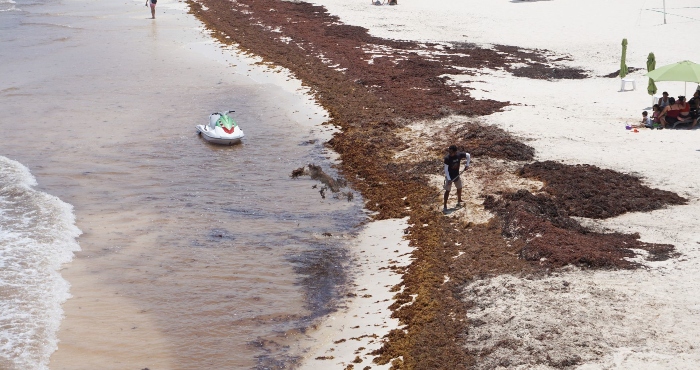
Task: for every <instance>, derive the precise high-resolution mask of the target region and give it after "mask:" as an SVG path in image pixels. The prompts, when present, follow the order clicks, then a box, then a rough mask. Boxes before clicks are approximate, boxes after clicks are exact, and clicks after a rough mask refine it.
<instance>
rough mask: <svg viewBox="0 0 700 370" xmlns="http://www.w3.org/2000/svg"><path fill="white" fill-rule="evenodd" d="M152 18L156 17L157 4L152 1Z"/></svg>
mask: <svg viewBox="0 0 700 370" xmlns="http://www.w3.org/2000/svg"><path fill="white" fill-rule="evenodd" d="M151 19H156V4H153V3H151Z"/></svg>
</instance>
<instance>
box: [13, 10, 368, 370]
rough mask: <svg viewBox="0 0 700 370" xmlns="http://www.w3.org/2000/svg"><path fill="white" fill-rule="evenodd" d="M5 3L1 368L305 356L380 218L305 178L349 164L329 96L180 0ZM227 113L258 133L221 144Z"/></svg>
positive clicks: (264, 362)
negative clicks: (210, 127)
mask: <svg viewBox="0 0 700 370" xmlns="http://www.w3.org/2000/svg"><path fill="white" fill-rule="evenodd" d="M0 1H3V0H0ZM0 10H2V12H0V29H1V30H2V32H0V45H1V46H2V47H0V65H2V66H3V67H2V71H0V100H1V101H2V104H0V128H2V130H3V138H2V139H1V140H0V156H2V157H0V171H2V178H1V179H0V185H1V186H2V194H0V197H1V198H0V199H2V203H1V204H0V217H1V220H0V226H2V228H0V264H2V265H1V266H2V272H0V274H2V275H0V284H2V285H0V287H1V289H2V290H0V305H2V316H0V320H1V321H0V361H2V362H0V368H2V369H13V370H14V369H23V370H24V369H44V368H50V369H97V368H99V369H143V368H149V369H151V370H155V369H194V368H212V369H224V368H226V369H234V368H235V369H246V368H259V369H263V368H281V367H283V366H289V364H291V363H292V362H293V359H294V356H295V354H294V353H290V352H289V351H288V350H287V346H286V344H285V343H286V342H287V341H289V340H293V339H294V337H295V336H297V335H301V333H303V332H304V330H305V328H306V327H307V326H308V325H309V324H310V323H311V321H312V320H313V319H314V318H316V317H319V316H321V315H324V314H326V313H328V312H329V310H331V309H332V306H333V299H334V297H335V296H336V295H337V292H338V287H340V286H342V285H343V284H344V283H345V282H346V280H347V276H346V268H345V266H346V264H347V263H348V255H347V254H348V253H347V247H348V245H349V243H352V238H353V234H354V231H355V229H356V227H357V226H358V225H359V224H360V223H361V222H362V221H363V220H365V218H366V215H365V214H364V212H363V210H362V204H361V200H360V199H359V197H358V196H357V195H355V198H354V200H352V201H348V200H347V198H344V197H333V196H332V194H325V197H323V196H322V195H321V193H320V188H321V187H322V185H321V184H319V183H317V182H315V181H313V180H311V179H308V178H297V179H293V178H291V177H290V174H291V172H292V171H293V170H294V169H296V168H298V167H301V166H303V165H305V164H307V163H315V164H318V165H321V166H322V167H323V168H324V169H325V170H326V171H327V172H329V173H330V174H332V175H334V176H336V175H337V174H336V171H335V169H334V167H333V163H332V158H333V153H330V152H328V151H327V149H326V148H325V147H324V146H323V141H324V140H325V139H326V138H328V135H329V132H328V129H327V128H325V127H324V126H322V125H320V124H321V123H322V122H323V121H324V120H325V117H324V115H325V112H324V111H323V110H322V109H320V108H318V107H316V106H314V105H313V104H312V102H310V101H309V99H308V97H306V96H305V95H304V94H303V91H302V90H303V89H302V90H300V89H301V86H300V85H299V84H298V83H295V82H294V81H293V80H292V81H288V78H287V77H285V76H284V75H283V74H280V73H273V72H270V71H265V69H264V68H263V67H260V66H253V65H250V64H249V63H250V60H247V59H245V58H242V57H238V56H236V55H231V53H230V52H228V51H222V50H221V49H219V48H218V47H217V46H216V45H214V44H213V43H212V42H211V40H209V39H208V38H207V37H206V34H205V33H203V32H202V28H201V25H200V24H199V23H198V22H196V21H195V20H194V19H193V18H192V17H191V16H189V15H187V14H186V8H185V6H184V4H183V3H181V2H178V1H167V0H161V1H159V2H158V8H157V19H156V20H155V21H153V20H151V19H149V18H150V13H149V11H148V9H147V8H146V7H144V4H143V3H142V2H141V1H140V0H139V1H136V0H134V1H127V2H124V3H114V2H85V1H79V0H60V1H59V0H46V1H38V0H36V1H24V2H23V1H22V0H14V2H9V1H8V2H3V3H0ZM226 109H234V110H235V111H236V112H235V113H234V114H233V116H234V118H235V119H236V121H237V122H238V123H239V124H240V126H241V127H242V128H243V130H244V132H245V133H246V138H245V139H244V142H243V144H242V145H238V146H233V147H220V146H213V145H210V144H207V143H206V142H204V141H203V140H202V139H201V138H199V137H198V136H197V135H196V133H195V129H194V126H195V125H196V124H200V123H204V122H206V120H207V116H208V114H209V113H211V112H213V111H218V110H226ZM34 178H36V180H34ZM346 191H347V189H346ZM81 231H82V234H81ZM71 258H73V259H72V260H71ZM62 302H63V304H61V303H62Z"/></svg>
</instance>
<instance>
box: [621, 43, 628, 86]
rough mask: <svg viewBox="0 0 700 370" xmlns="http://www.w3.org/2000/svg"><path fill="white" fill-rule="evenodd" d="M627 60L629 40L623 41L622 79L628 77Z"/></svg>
mask: <svg viewBox="0 0 700 370" xmlns="http://www.w3.org/2000/svg"><path fill="white" fill-rule="evenodd" d="M625 58H627V39H622V60H621V61H620V78H625V76H627V72H628V71H627V64H626V63H625Z"/></svg>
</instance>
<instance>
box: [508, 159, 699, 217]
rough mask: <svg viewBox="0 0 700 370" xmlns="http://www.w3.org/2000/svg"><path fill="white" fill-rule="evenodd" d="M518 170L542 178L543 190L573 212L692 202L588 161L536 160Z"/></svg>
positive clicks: (608, 213)
mask: <svg viewBox="0 0 700 370" xmlns="http://www.w3.org/2000/svg"><path fill="white" fill-rule="evenodd" d="M518 174H519V175H520V176H523V177H529V178H533V179H537V180H539V181H542V182H543V183H544V184H545V186H544V189H543V190H544V191H546V192H547V193H549V194H551V195H552V197H553V199H555V200H556V202H557V205H558V207H560V208H562V209H564V210H565V211H566V212H567V213H568V214H569V215H571V216H578V217H588V218H599V219H601V218H608V217H614V216H619V215H621V214H623V213H627V212H648V211H653V210H656V209H660V208H662V207H665V206H667V205H681V204H686V203H687V202H688V200H687V199H685V198H683V197H681V196H679V195H678V194H676V193H672V192H670V191H666V190H660V189H652V188H649V187H648V186H645V185H643V184H642V182H641V180H640V179H639V178H637V177H635V176H632V175H628V174H623V173H619V172H616V171H613V170H609V169H603V168H599V167H596V166H593V165H588V164H577V165H567V164H563V163H559V162H554V161H545V162H534V163H530V164H526V165H525V166H523V168H522V169H520V171H519V172H518Z"/></svg>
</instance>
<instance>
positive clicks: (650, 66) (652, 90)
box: [647, 53, 657, 95]
mask: <svg viewBox="0 0 700 370" xmlns="http://www.w3.org/2000/svg"><path fill="white" fill-rule="evenodd" d="M655 68H656V57H655V56H654V53H649V56H648V57H647V71H649V72H651V71H653V70H654V69H655ZM656 91H657V90H656V84H655V83H654V80H653V79H652V78H649V86H647V92H648V93H649V95H654V94H656Z"/></svg>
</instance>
